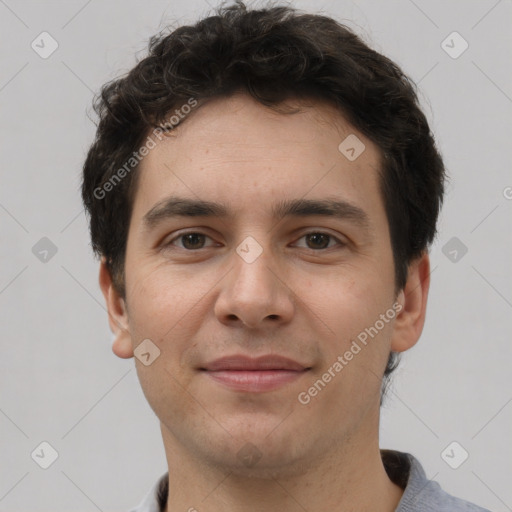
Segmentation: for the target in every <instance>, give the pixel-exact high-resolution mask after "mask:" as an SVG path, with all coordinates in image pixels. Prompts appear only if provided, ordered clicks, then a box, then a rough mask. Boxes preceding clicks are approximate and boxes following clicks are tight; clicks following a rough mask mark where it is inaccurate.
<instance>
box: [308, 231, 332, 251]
mask: <svg viewBox="0 0 512 512" xmlns="http://www.w3.org/2000/svg"><path fill="white" fill-rule="evenodd" d="M308 237H309V241H310V242H311V241H312V242H313V245H317V244H320V245H321V246H322V247H320V249H324V248H325V247H327V246H328V245H329V240H328V238H329V236H328V235H323V234H322V233H314V234H312V235H308ZM322 240H323V241H324V242H326V243H323V244H322ZM314 249H318V245H317V247H314Z"/></svg>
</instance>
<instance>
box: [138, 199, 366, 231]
mask: <svg viewBox="0 0 512 512" xmlns="http://www.w3.org/2000/svg"><path fill="white" fill-rule="evenodd" d="M229 216H230V213H229V210H228V208H227V207H226V206H224V205H223V204H220V203H215V202H211V201H203V200H200V199H188V198H183V197H175V196H171V197H167V198H166V199H163V200H162V201H159V202H158V203H157V204H156V205H155V206H153V208H151V209H150V210H149V211H148V212H147V213H146V214H145V215H144V217H143V224H144V227H145V228H146V229H147V230H151V229H153V228H155V227H156V226H157V225H158V224H160V222H162V221H163V220H165V219H169V218H174V217H219V218H221V219H225V218H228V217H229ZM272 216H273V217H274V219H276V220H282V219H284V218H285V217H310V216H319V217H320V216H325V217H334V218H337V219H341V220H349V221H351V222H353V223H354V224H356V225H357V226H359V227H360V228H363V229H368V228H369V226H370V220H369V217H368V215H367V213H366V212H365V211H364V210H362V209H361V208H359V207H358V206H356V205H354V204H351V203H349V202H347V201H345V200H338V199H330V198H327V199H288V200H283V201H279V202H278V203H276V204H275V205H274V207H273V208H272Z"/></svg>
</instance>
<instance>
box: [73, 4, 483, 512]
mask: <svg viewBox="0 0 512 512" xmlns="http://www.w3.org/2000/svg"><path fill="white" fill-rule="evenodd" d="M96 107H97V111H98V113H99V116H100V123H99V125H98V130H97V136H96V140H95V142H94V144H93V145H92V147H91V149H90V150H89V153H88V156H87V159H86V162H85V165H84V179H83V188H82V192H83V200H84V204H85V206H86V208H87V211H88V213H89V215H90V229H91V236H92V244H93V248H94V249H95V251H96V252H97V254H98V255H100V256H101V266H100V285H101V289H102V291H103V294H104V296H105V300H106V302H107V306H108V312H109V322H110V327H111V329H112V331H113V332H114V334H115V341H114V344H113V351H114V353H115V354H116V355H117V356H119V357H122V358H130V357H133V356H135V357H136V366H137V372H138V376H139V379H140V382H141V385H142V388H143V390H144V393H145V396H146V398H147V400H148V402H149V404H150V405H151V407H152V408H153V410H154V412H155V414H156V415H157V416H158V418H159V420H160V424H161V430H162V437H163V441H164V446H165V451H166V458H167V463H168V467H169V472H168V474H166V475H163V477H162V478H161V479H160V481H159V482H157V484H156V485H155V487H154V489H152V490H151V492H150V493H149V494H148V495H147V497H146V498H145V499H144V501H143V503H141V504H140V506H139V507H138V508H137V509H135V510H136V511H137V512H148V511H152V512H153V511H167V512H175V511H181V510H183V511H185V510H188V511H194V510H198V511H209V512H217V511H220V510H222V511H228V512H229V511H241V510H243V511H256V510H258V511H261V510H265V511H267V510H268V511H279V512H287V511H302V510H310V511H313V510H314V511H321V510H322V511H323V510H336V511H338V510H339V511H345V510H357V511H382V512H388V511H393V510H397V511H400V512H404V511H429V512H430V511H448V510H449V511H478V510H480V511H481V510H483V509H481V508H479V507H477V506H476V505H472V504H470V503H468V502H466V501H463V500H459V499H457V498H454V497H451V496H449V495H448V494H446V493H444V492H443V491H442V490H441V489H440V487H439V486H438V484H436V483H434V482H429V481H428V480H427V478H426V476H425V473H424V471H423V469H422V467H421V465H420V463H419V461H418V460H416V459H415V458H414V457H413V456H412V455H409V454H405V453H399V452H393V451H386V450H382V451H381V450H380V449H379V444H378V432H379V410H380V403H381V399H382V396H383V394H384V392H385V386H386V383H387V381H388V379H389V376H390V374H391V372H392V371H393V369H394V368H395V367H396V364H397V359H396V356H397V354H399V353H400V352H403V351H405V350H407V349H409V348H411V347H412V346H413V345H414V344H415V343H416V342H417V341H418V338H419V337H420V334H421V331H422V328H423V324H424V320H425V309H426V302H427V295H428V288H429V273H430V266H429V256H428V247H429V245H430V244H431V242H432V241H433V239H434V236H435V233H436V221H437V217H438V213H439V210H440V206H441V203H442V197H443V190H444V176H445V171H444V167H443V163H442V160H441V157H440V155H439V154H438V152H437V150H436V147H435V143H434V140H433V136H432V134H431V132H430V129H429V127H428V124H427V122H426V119H425V117H424V115H423V113H422V112H421V110H420V108H419V106H418V103H417V98H416V95H415V92H414V89H413V86H412V85H411V83H410V82H409V80H408V79H407V77H406V76H405V75H404V74H403V73H402V72H401V70H400V69H399V68H398V67H397V66H396V65H395V64H393V63H392V62H391V61H390V60H388V59H387V58H385V57H383V56H382V55H380V54H378V53H376V52H374V51H373V50H371V49H369V48H368V47H367V46H366V45H365V44H364V43H363V42H362V41H361V40H360V39H359V38H358V37H357V36H356V35H354V34H353V33H352V32H350V31H349V30H348V29H347V28H345V27H343V26H341V25H340V24H338V23H336V22H335V21H334V20H332V19H330V18H327V17H323V16H314V15H304V14H300V13H298V12H296V11H295V10H293V9H292V8H290V7H272V8H270V7H269V8H267V9H261V10H248V9H247V8H246V7H245V6H244V4H243V3H242V2H236V3H235V4H234V5H232V6H229V7H224V8H221V9H218V11H217V13H216V16H212V17H209V18H206V19H204V20H202V21H200V22H199V23H197V24H196V25H194V26H186V27H181V28H179V29H177V30H175V31H174V32H172V33H171V34H170V35H167V36H164V35H161V36H158V37H154V38H153V39H152V40H151V43H150V51H149V55H148V56H147V57H146V58H145V59H143V60H142V61H141V62H139V64H137V66H136V67H135V68H134V69H133V70H132V71H131V72H130V73H129V74H128V75H127V76H126V77H124V78H121V79H119V80H115V81H113V82H112V83H110V84H107V85H106V86H105V87H104V88H103V90H102V95H101V97H100V99H99V101H98V103H97V105H96Z"/></svg>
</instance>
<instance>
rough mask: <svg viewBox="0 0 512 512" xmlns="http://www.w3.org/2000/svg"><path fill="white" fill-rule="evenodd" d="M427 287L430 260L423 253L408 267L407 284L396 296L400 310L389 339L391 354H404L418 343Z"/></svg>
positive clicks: (423, 322) (425, 306)
mask: <svg viewBox="0 0 512 512" xmlns="http://www.w3.org/2000/svg"><path fill="white" fill-rule="evenodd" d="M429 286H430V258H429V256H428V253H426V252H425V253H423V255H422V256H421V257H420V258H418V259H416V260H414V261H413V262H411V264H410V265H409V271H408V275H407V282H406V284H405V286H404V288H403V290H401V291H400V293H399V294H398V298H397V302H398V303H399V304H400V305H401V306H402V308H401V309H400V312H399V313H398V315H397V316H396V320H395V328H394V331H393V335H392V338H391V350H392V351H393V352H404V351H405V350H408V349H410V348H411V347H413V346H414V345H415V344H416V342H417V341H418V339H419V337H420V335H421V332H422V331H423V325H424V324H425V314H426V309H427V298H428V290H429Z"/></svg>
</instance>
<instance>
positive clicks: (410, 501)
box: [382, 450, 490, 512]
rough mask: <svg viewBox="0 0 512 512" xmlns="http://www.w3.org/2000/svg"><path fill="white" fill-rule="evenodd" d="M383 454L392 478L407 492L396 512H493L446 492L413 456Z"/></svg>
mask: <svg viewBox="0 0 512 512" xmlns="http://www.w3.org/2000/svg"><path fill="white" fill-rule="evenodd" d="M382 452H383V453H382V458H383V462H384V465H385V467H386V471H388V474H389V476H390V478H391V479H392V480H393V481H395V483H397V484H399V485H400V484H402V485H401V486H402V487H404V488H405V489H404V494H403V496H402V499H401V500H400V503H399V504H398V507H397V509H396V511H395V512H490V511H489V510H487V509H485V508H482V507H479V506H478V505H475V504H473V503H470V502H469V501H465V500H463V499H460V498H456V497H455V496H452V495H451V494H448V493H447V492H445V491H443V489H442V488H441V486H440V485H439V484H438V483H437V482H434V481H433V480H429V479H428V478H427V476H426V474H425V471H424V469H423V467H422V465H421V463H420V462H419V461H418V459H416V458H415V457H414V456H413V455H411V454H410V453H401V452H394V451H390V450H382Z"/></svg>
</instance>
